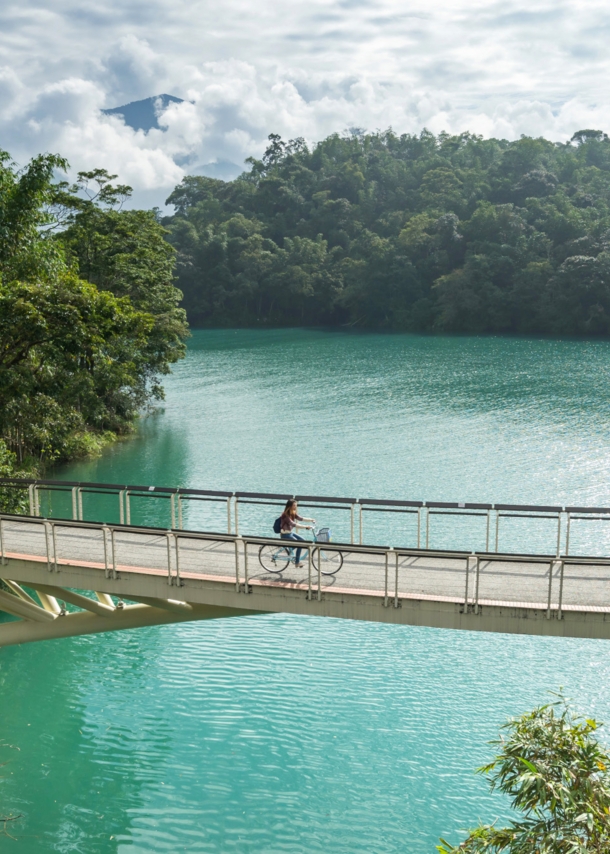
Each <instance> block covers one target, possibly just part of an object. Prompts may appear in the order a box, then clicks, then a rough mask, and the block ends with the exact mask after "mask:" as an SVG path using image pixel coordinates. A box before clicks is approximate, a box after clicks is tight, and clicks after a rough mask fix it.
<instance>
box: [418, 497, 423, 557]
mask: <svg viewBox="0 0 610 854" xmlns="http://www.w3.org/2000/svg"><path fill="white" fill-rule="evenodd" d="M422 511H423V507H418V508H417V548H418V549H421V517H422Z"/></svg>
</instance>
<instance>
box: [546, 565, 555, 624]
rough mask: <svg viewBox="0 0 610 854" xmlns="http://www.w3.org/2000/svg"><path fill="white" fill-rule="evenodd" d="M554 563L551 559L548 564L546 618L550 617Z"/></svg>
mask: <svg viewBox="0 0 610 854" xmlns="http://www.w3.org/2000/svg"><path fill="white" fill-rule="evenodd" d="M554 565H555V561H551V563H550V566H549V594H548V597H547V603H546V618H547V620H550V619H551V590H552V588H553V566H554Z"/></svg>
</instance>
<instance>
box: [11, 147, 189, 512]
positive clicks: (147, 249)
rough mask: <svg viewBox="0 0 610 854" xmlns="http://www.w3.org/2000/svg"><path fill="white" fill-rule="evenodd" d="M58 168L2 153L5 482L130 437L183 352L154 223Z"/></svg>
mask: <svg viewBox="0 0 610 854" xmlns="http://www.w3.org/2000/svg"><path fill="white" fill-rule="evenodd" d="M66 166H67V164H66V163H65V161H63V160H62V159H61V158H59V157H56V156H52V155H43V156H40V157H37V158H35V159H34V160H32V161H31V163H29V164H28V165H27V166H26V167H25V168H24V169H21V170H18V169H17V168H16V167H15V165H14V164H13V163H12V162H11V160H10V158H9V156H8V154H6V153H4V152H0V472H1V473H2V474H3V475H6V474H8V473H10V472H11V471H13V469H14V468H15V466H17V468H19V469H20V470H22V471H24V470H27V469H29V470H30V471H32V470H34V471H35V470H40V469H41V468H42V467H44V466H45V465H46V464H48V463H50V462H53V461H56V460H62V459H70V458H72V457H75V456H79V455H82V454H86V453H88V452H90V451H91V450H92V449H94V448H96V447H99V445H100V443H103V442H104V441H107V439H108V437H109V436H110V435H116V434H118V433H122V432H126V431H128V430H129V429H130V428H131V425H132V423H133V421H134V419H135V417H136V416H137V413H138V411H139V410H141V409H142V407H144V406H146V405H147V403H148V402H149V401H150V400H152V399H155V398H159V397H161V396H162V388H161V386H160V376H161V375H163V374H165V373H167V372H168V370H169V365H170V364H171V363H172V362H175V361H176V359H178V358H180V357H181V356H182V355H183V353H184V339H185V337H186V335H187V327H186V320H185V316H184V312H183V310H182V309H180V308H178V305H177V304H178V301H179V299H180V297H181V294H180V292H179V291H178V290H177V289H176V288H174V286H173V279H172V276H173V269H172V268H173V255H174V253H173V250H172V249H171V247H170V246H169V245H168V244H167V242H166V241H165V239H164V235H165V232H164V230H163V229H162V228H161V226H160V225H159V223H158V222H157V220H156V217H155V214H154V213H153V212H146V211H125V212H124V211H121V210H120V207H119V206H120V203H121V200H122V199H124V198H125V196H126V195H128V194H129V188H127V187H116V188H115V187H113V186H112V184H111V183H110V179H111V177H112V176H108V175H107V174H106V173H105V172H103V171H101V170H98V171H96V172H92V173H86V174H82V175H81V176H80V177H79V182H78V183H77V184H76V185H74V186H72V187H69V186H68V185H67V184H65V183H61V184H56V183H55V182H54V180H53V176H54V172H55V171H56V170H61V169H65V168H66ZM91 184H93V185H94V186H95V188H96V189H95V191H94V192H87V191H88V190H89V187H90V185H91ZM0 498H1V496H0ZM4 505H6V502H4ZM4 505H3V506H4Z"/></svg>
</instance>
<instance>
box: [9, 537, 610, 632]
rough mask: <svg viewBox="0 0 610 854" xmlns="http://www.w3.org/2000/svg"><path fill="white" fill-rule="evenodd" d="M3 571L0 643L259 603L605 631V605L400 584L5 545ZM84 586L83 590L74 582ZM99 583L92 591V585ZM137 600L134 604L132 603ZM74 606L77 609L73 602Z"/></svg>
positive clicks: (498, 628) (413, 619)
mask: <svg viewBox="0 0 610 854" xmlns="http://www.w3.org/2000/svg"><path fill="white" fill-rule="evenodd" d="M4 561H5V563H4V566H2V567H0V577H1V578H3V579H4V585H3V588H4V589H3V590H1V591H0V610H1V611H5V612H6V613H8V614H11V615H12V616H13V617H15V618H17V619H14V620H11V621H9V622H4V623H2V624H0V646H10V645H14V644H22V643H29V642H32V641H39V640H49V639H53V638H61V637H70V636H75V635H84V634H95V633H100V632H107V631H116V630H120V629H130V628H137V627H141V626H152V625H162V624H167V623H176V622H186V621H191V620H207V619H216V618H220V617H233V616H245V615H253V614H261V613H278V612H283V613H292V614H300V615H310V616H325V617H336V618H347V619H357V620H365V621H374V622H382V623H392V624H400V625H418V626H429V627H434V628H444V629H465V630H471V631H488V632H489V631H491V632H504V633H509V634H531V635H546V636H556V637H588V638H609V639H610V609H607V608H592V609H590V610H585V609H582V608H570V607H566V608H564V609H563V611H562V612H561V613H558V612H557V611H556V610H550V609H548V608H547V607H546V606H545V605H544V604H542V603H540V604H538V605H536V604H531V603H530V604H525V603H523V604H518V603H514V602H498V601H495V602H490V601H485V600H479V601H478V603H477V604H476V606H475V605H473V604H469V603H466V602H464V600H463V599H461V600H460V599H459V598H458V597H450V596H446V597H441V596H429V595H421V594H420V595H417V594H404V595H401V596H400V597H390V598H388V597H387V596H384V595H383V594H381V593H377V592H371V591H368V590H361V589H360V590H359V589H355V588H353V587H350V588H342V587H338V586H332V587H327V588H324V589H322V590H320V589H318V591H314V594H313V596H312V594H311V590H309V589H307V586H306V585H304V584H303V583H301V582H294V583H290V582H289V581H284V580H282V581H281V582H278V581H269V580H265V579H264V578H254V579H252V578H251V579H249V581H248V583H247V584H245V583H243V581H242V582H239V581H236V579H235V577H231V576H228V575H226V576H223V575H206V574H203V573H202V572H198V573H188V572H187V573H184V572H183V573H182V575H181V577H180V579H176V578H175V577H172V578H169V579H168V576H167V575H166V574H164V573H163V572H162V571H159V570H158V569H154V568H150V569H145V568H142V567H137V568H136V567H129V566H120V567H118V570H115V571H114V572H112V573H110V577H106V573H105V571H104V568H103V566H102V565H99V564H94V563H92V562H86V561H77V560H69V561H64V562H61V561H58V562H57V563H56V564H52V565H51V566H49V564H48V563H47V561H46V559H45V558H43V557H41V556H35V555H15V554H6V553H5V558H4ZM76 591H84V592H85V593H86V595H85V593H84V592H76ZM93 591H95V592H93ZM130 603H134V604H130ZM74 609H78V610H74Z"/></svg>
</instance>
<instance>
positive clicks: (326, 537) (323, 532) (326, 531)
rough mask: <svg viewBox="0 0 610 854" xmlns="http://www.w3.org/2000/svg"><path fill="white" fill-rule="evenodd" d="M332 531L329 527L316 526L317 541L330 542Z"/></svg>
mask: <svg viewBox="0 0 610 854" xmlns="http://www.w3.org/2000/svg"><path fill="white" fill-rule="evenodd" d="M331 535H332V531H331V530H330V528H318V531H317V533H316V542H317V543H330V541H331Z"/></svg>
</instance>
